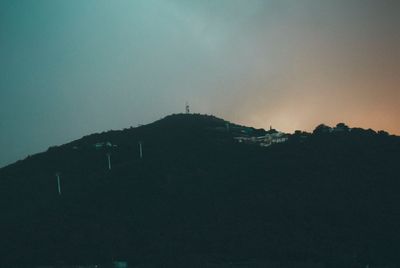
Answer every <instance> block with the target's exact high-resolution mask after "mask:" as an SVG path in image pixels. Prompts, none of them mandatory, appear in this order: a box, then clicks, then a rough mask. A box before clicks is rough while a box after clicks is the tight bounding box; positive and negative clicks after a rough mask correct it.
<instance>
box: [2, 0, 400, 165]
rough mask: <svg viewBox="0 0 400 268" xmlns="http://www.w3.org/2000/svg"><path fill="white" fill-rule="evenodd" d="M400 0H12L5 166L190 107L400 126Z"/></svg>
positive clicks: (251, 121) (6, 33)
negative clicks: (81, 138)
mask: <svg viewBox="0 0 400 268" xmlns="http://www.w3.org/2000/svg"><path fill="white" fill-rule="evenodd" d="M399 14H400V1H398V0H331V1H330V0H214V1H211V0H197V1H190V0H137V1H134V0H129V1H128V0H62V1H61V0H25V1H24V0H1V1H0V131H1V132H0V146H1V148H2V150H1V153H0V167H1V166H4V165H6V164H9V163H11V162H13V161H15V160H18V159H21V158H24V157H25V156H27V155H28V154H32V153H36V152H39V151H43V150H46V149H47V148H48V147H49V146H51V145H59V144H62V143H65V142H68V141H71V140H74V139H77V138H80V137H82V136H83V135H87V134H90V133H93V132H100V131H104V130H109V129H121V128H125V127H129V126H136V125H137V124H141V123H150V122H152V121H154V120H156V119H159V118H161V117H163V116H165V115H168V114H171V113H178V112H183V111H184V105H185V101H188V102H189V103H190V105H191V109H192V111H193V112H198V113H207V114H214V115H216V116H219V117H223V118H224V119H227V120H230V121H233V122H236V123H241V124H245V125H250V126H255V127H264V128H268V127H269V126H270V125H272V126H273V127H275V128H277V129H279V130H283V131H288V132H292V131H293V130H295V129H303V130H312V129H313V128H314V127H315V126H316V125H318V124H319V123H326V124H330V125H333V124H336V123H338V122H346V123H348V124H349V125H350V126H353V127H356V126H360V127H364V128H369V127H371V128H374V129H385V130H388V131H389V132H391V133H396V134H400V120H399V117H398V116H399V114H400V15H399Z"/></svg>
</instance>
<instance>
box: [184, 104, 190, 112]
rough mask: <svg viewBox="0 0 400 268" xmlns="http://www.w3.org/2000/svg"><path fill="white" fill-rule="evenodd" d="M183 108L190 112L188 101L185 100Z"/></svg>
mask: <svg viewBox="0 0 400 268" xmlns="http://www.w3.org/2000/svg"><path fill="white" fill-rule="evenodd" d="M185 110H186V113H187V114H190V107H189V103H188V102H186V105H185Z"/></svg>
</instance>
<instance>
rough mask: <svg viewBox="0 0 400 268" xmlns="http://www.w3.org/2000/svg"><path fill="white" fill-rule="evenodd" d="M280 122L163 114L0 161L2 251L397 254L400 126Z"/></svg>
mask: <svg viewBox="0 0 400 268" xmlns="http://www.w3.org/2000/svg"><path fill="white" fill-rule="evenodd" d="M275 133H279V132H277V131H275V130H269V131H265V130H261V129H254V128H250V127H244V126H239V125H235V124H231V123H229V122H227V121H225V120H222V119H219V118H216V117H213V116H205V115H193V114H180V115H172V116H168V117H166V118H164V119H162V120H159V121H156V122H154V123H152V124H149V125H144V126H140V127H137V128H130V129H125V130H121V131H109V132H104V133H99V134H93V135H89V136H86V137H83V138H82V139H79V140H76V141H73V142H71V143H68V144H65V145H62V146H56V147H51V148H49V149H48V150H47V151H46V152H43V153H39V154H36V155H33V156H30V157H28V158H26V159H25V160H22V161H19V162H16V163H14V164H12V165H10V166H7V167H5V168H3V169H0V191H1V192H0V196H1V202H0V206H1V207H0V208H1V211H2V222H1V227H2V228H1V234H0V235H1V237H2V239H1V242H0V251H1V252H3V254H2V255H3V257H2V259H1V260H0V262H2V263H4V265H6V266H8V267H10V265H13V264H14V265H15V264H17V266H18V267H21V266H23V265H26V266H27V267H32V265H39V264H62V263H64V264H77V263H81V264H84V263H87V264H90V263H100V264H101V263H109V262H110V261H112V260H118V259H123V260H128V261H129V263H130V264H132V265H135V266H138V267H140V266H143V267H145V266H144V265H153V266H154V267H162V266H164V267H190V266H194V265H193V264H194V263H196V264H199V265H200V264H204V263H213V264H221V265H222V264H224V263H243V262H244V263H248V266H250V264H249V263H253V264H254V265H256V264H257V263H262V262H264V261H265V262H267V261H268V262H293V263H308V264H315V265H322V266H318V267H325V266H326V267H335V266H336V267H365V265H366V264H370V265H371V266H370V267H373V266H372V265H374V264H376V265H396V264H397V265H399V264H400V258H399V254H398V246H397V244H396V243H397V241H398V240H399V238H400V234H399V232H398V226H399V224H400V211H399V208H398V204H399V201H400V200H399V195H398V189H399V186H400V183H399V179H398V174H399V171H400V167H399V165H398V159H399V153H400V138H399V137H396V136H390V135H388V134H387V133H385V132H379V133H376V132H374V131H372V130H363V129H348V128H347V127H346V126H345V125H344V124H343V125H340V124H339V125H338V126H337V127H336V128H334V129H332V128H328V127H326V126H323V125H321V126H319V127H317V128H316V130H315V131H314V132H313V133H304V132H296V133H295V134H293V135H284V134H283V136H280V137H285V139H284V141H285V142H281V143H277V144H270V143H268V144H267V145H270V146H268V147H265V146H260V145H263V144H265V140H266V138H265V137H270V136H271V135H275ZM260 137H264V138H260ZM238 138H240V139H238ZM260 140H262V142H260ZM140 144H141V152H142V153H140ZM56 175H58V178H59V182H60V184H59V185H58V181H57V176H56ZM4 265H3V266H4ZM153 266H151V267H153ZM146 267H148V266H146ZM203 267H204V266H203ZM210 267H211V266H210ZM215 267H217V266H215ZM254 267H255V266H254Z"/></svg>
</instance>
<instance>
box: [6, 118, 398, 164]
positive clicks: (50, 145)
mask: <svg viewBox="0 0 400 268" xmlns="http://www.w3.org/2000/svg"><path fill="white" fill-rule="evenodd" d="M183 114H186V115H201V116H214V117H216V118H218V119H222V120H225V119H224V118H221V117H218V116H215V115H212V114H198V113H189V114H187V113H184V112H182V113H172V114H168V115H166V116H163V117H161V118H159V119H156V120H154V121H152V122H148V123H144V124H138V125H137V126H135V127H133V126H127V127H125V128H122V129H109V130H104V131H100V132H93V133H88V134H85V135H83V136H81V137H79V138H76V139H73V140H69V141H66V142H64V143H62V144H49V145H48V146H47V148H45V149H43V150H42V151H37V152H34V153H32V154H29V155H26V156H24V157H22V158H21V159H17V160H16V161H14V162H12V163H8V164H5V165H3V166H2V165H0V169H1V168H3V167H6V166H8V165H12V164H14V163H15V162H17V161H20V160H24V159H25V158H26V157H28V156H32V155H35V154H38V153H43V152H45V151H46V150H47V149H48V148H50V147H57V146H62V145H64V144H67V143H70V142H73V141H76V140H80V139H82V138H84V137H86V136H88V135H92V134H101V133H104V132H109V131H124V130H126V129H128V128H129V127H133V128H137V127H141V126H146V125H148V124H152V123H155V122H157V121H160V120H163V119H165V118H167V117H169V116H174V115H183ZM225 121H228V122H229V123H232V124H238V125H242V124H240V123H237V122H232V121H229V120H225ZM339 123H344V124H345V125H347V124H346V122H337V123H336V124H333V125H329V124H325V123H320V124H318V125H316V126H315V127H314V128H313V129H311V130H304V129H296V130H300V131H304V132H307V133H312V132H313V130H314V129H315V128H316V127H317V126H319V125H326V126H328V127H331V128H334V127H335V126H336V125H337V124H339ZM242 126H245V127H253V128H256V129H264V130H268V129H269V128H263V127H261V128H257V127H254V126H250V125H242ZM347 126H348V127H349V128H350V130H351V129H353V128H360V127H357V126H351V125H347ZM270 127H272V128H273V129H275V130H277V131H280V132H283V133H285V134H290V135H292V134H294V132H295V131H296V130H294V131H292V132H285V131H282V130H280V129H276V128H274V127H273V126H270ZM362 129H364V130H373V131H375V132H376V133H378V131H386V130H384V129H379V130H378V129H372V128H362ZM388 134H389V135H394V136H398V135H396V134H393V133H390V132H388Z"/></svg>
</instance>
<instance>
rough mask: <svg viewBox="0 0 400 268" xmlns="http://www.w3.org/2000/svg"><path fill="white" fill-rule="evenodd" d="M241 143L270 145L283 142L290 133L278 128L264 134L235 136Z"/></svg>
mask: <svg viewBox="0 0 400 268" xmlns="http://www.w3.org/2000/svg"><path fill="white" fill-rule="evenodd" d="M234 139H235V140H236V141H238V142H239V143H246V144H257V145H259V146H263V147H268V146H271V145H272V144H277V143H283V142H286V141H287V140H288V139H289V135H288V134H286V133H283V132H279V131H276V130H270V131H268V132H267V133H266V134H264V135H262V136H247V135H246V136H239V137H234Z"/></svg>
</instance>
